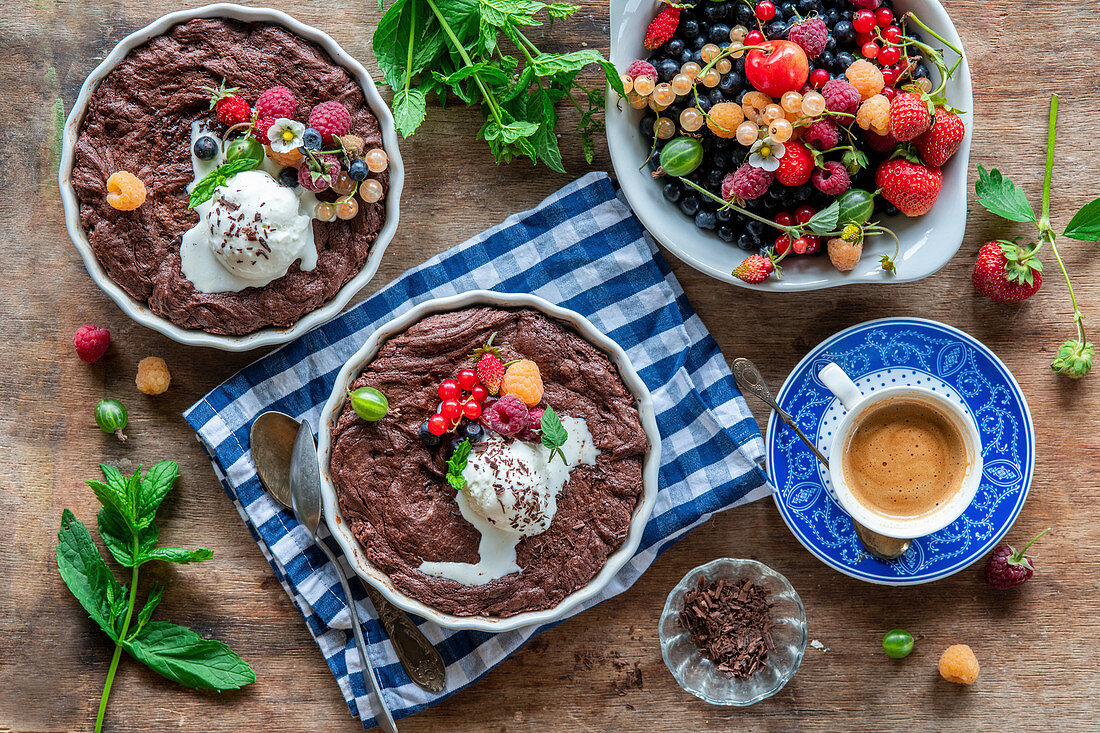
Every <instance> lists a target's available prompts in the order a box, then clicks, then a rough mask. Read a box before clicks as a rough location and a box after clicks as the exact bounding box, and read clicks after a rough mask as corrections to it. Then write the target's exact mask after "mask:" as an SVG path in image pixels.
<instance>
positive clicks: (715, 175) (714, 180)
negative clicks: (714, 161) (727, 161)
mask: <svg viewBox="0 0 1100 733" xmlns="http://www.w3.org/2000/svg"><path fill="white" fill-rule="evenodd" d="M725 177H726V172H725V171H724V170H722V169H721V168H711V169H710V171H708V172H707V178H706V185H707V188H718V187H719V186H721V185H722V179H723V178H725ZM707 201H708V202H710V203H714V202H713V201H711V200H710V199H707ZM716 205H717V204H716Z"/></svg>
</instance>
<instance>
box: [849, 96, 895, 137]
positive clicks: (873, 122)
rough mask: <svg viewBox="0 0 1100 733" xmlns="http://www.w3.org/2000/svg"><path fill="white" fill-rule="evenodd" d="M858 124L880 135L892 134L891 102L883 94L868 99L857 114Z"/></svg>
mask: <svg viewBox="0 0 1100 733" xmlns="http://www.w3.org/2000/svg"><path fill="white" fill-rule="evenodd" d="M856 124H857V125H859V126H860V127H861V128H863V129H864V130H870V131H871V132H874V133H876V134H878V135H887V134H889V132H890V100H889V99H887V98H886V97H884V96H883V95H881V94H876V95H874V96H872V97H870V98H868V99H867V100H866V101H865V102H864V103H863V104H861V105H860V106H859V111H858V112H856Z"/></svg>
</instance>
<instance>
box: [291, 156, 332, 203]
mask: <svg viewBox="0 0 1100 733" xmlns="http://www.w3.org/2000/svg"><path fill="white" fill-rule="evenodd" d="M317 158H318V159H319V160H320V161H321V165H322V166H323V167H324V168H325V170H324V171H315V170H313V169H312V168H311V167H310V165H312V164H313V163H312V161H309V162H307V163H303V164H302V167H301V168H299V169H298V183H300V184H301V185H302V187H303V188H305V189H306V190H307V191H312V192H313V193H321V192H322V191H325V190H327V189H328V187H329V186H331V185H332V182H333V181H335V180H336V177H337V176H339V175H340V161H339V160H338V159H337V157H336V156H335V155H330V154H327V153H326V154H324V155H318V156H317ZM314 174H319V175H317V177H316V178H314Z"/></svg>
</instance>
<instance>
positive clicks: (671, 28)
mask: <svg viewBox="0 0 1100 733" xmlns="http://www.w3.org/2000/svg"><path fill="white" fill-rule="evenodd" d="M679 24H680V8H678V7H674V6H672V5H666V6H665V7H663V8H661V12H659V13H657V17H656V18H654V19H653V20H652V21H650V23H649V28H647V29H646V32H645V41H643V42H642V45H643V46H645V47H646V48H648V49H649V50H650V51H652V50H653V49H655V48H660V47H661V46H663V45H664V44H666V43H668V41H669V39H670V38H672V35H673V34H674V33H676V26H677V25H679Z"/></svg>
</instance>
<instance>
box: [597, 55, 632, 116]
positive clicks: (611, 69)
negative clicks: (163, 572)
mask: <svg viewBox="0 0 1100 733" xmlns="http://www.w3.org/2000/svg"><path fill="white" fill-rule="evenodd" d="M599 63H600V66H601V67H603V73H604V76H606V77H607V83H608V84H610V85H611V89H612V91H614V92H616V93H618V94H619V96H622V97H625V96H626V87H624V86H623V80H622V77H620V76H619V72H618V70H617V69H616V68H615V65H614V64H613V63H611V62H610V61H602V60H601V61H600V62H599ZM600 106H601V107H602V106H603V105H602V104H601V105H600Z"/></svg>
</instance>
